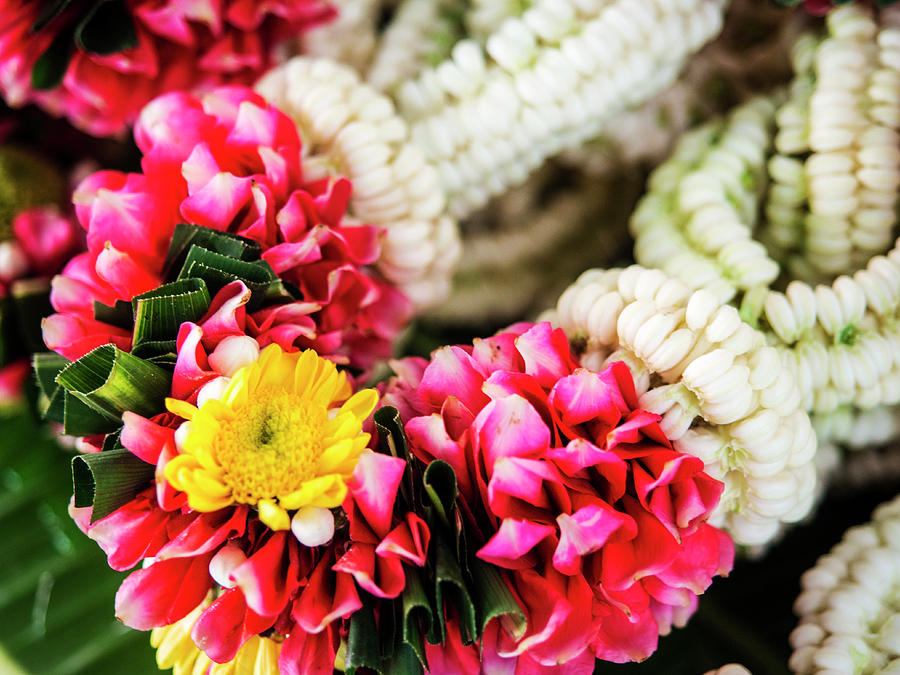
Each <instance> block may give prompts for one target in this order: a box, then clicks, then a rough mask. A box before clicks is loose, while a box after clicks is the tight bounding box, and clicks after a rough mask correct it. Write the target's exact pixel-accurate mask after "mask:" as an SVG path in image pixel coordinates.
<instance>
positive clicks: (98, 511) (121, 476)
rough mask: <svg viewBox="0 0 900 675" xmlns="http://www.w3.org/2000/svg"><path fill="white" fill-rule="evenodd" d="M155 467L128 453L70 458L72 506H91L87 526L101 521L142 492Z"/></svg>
mask: <svg viewBox="0 0 900 675" xmlns="http://www.w3.org/2000/svg"><path fill="white" fill-rule="evenodd" d="M155 471H156V467H154V466H153V465H152V464H148V463H147V462H145V461H144V460H142V459H139V458H137V457H135V456H134V455H133V454H132V453H131V452H129V451H128V450H124V449H123V450H107V451H106V452H95V453H91V454H87V455H78V456H77V457H73V458H72V486H73V488H74V490H75V506H93V507H94V510H93V512H92V513H91V522H92V523H93V522H94V521H96V520H99V519H100V518H105V517H106V516H108V515H109V514H110V513H112V512H113V511H115V510H116V509H117V508H119V507H120V506H124V505H125V504H127V503H128V502H130V501H131V500H132V499H134V498H135V496H136V495H137V494H138V493H140V492H141V491H142V490H144V489H145V488H146V487H147V486H148V485H150V481H151V480H152V479H153V474H154V472H155Z"/></svg>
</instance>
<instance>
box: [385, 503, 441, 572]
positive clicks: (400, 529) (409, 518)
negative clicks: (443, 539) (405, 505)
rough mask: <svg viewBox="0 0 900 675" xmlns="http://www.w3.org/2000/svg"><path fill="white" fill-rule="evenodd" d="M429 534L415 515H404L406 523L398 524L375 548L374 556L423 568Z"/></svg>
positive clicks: (426, 527)
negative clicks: (395, 559)
mask: <svg viewBox="0 0 900 675" xmlns="http://www.w3.org/2000/svg"><path fill="white" fill-rule="evenodd" d="M430 540H431V532H430V531H429V530H428V525H426V524H425V521H424V520H422V518H420V517H419V516H417V515H416V514H415V513H412V512H409V513H407V514H406V522H404V523H400V524H399V525H397V527H395V528H394V529H393V530H391V531H390V533H389V534H388V535H387V536H386V537H385V538H384V539H383V540H382V541H381V543H380V544H378V546H377V547H376V548H375V553H376V555H380V556H383V557H385V558H398V559H401V560H405V561H406V562H408V563H410V564H411V565H415V566H416V567H424V565H425V558H426V554H427V553H428V543H429V541H430Z"/></svg>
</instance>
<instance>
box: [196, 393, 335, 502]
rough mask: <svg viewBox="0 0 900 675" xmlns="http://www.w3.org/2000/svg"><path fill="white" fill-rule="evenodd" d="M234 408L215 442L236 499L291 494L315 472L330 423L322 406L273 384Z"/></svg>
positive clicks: (226, 478) (224, 477)
mask: <svg viewBox="0 0 900 675" xmlns="http://www.w3.org/2000/svg"><path fill="white" fill-rule="evenodd" d="M233 410H234V416H233V418H232V419H229V420H223V421H222V424H221V427H220V430H219V432H218V433H217V434H216V436H215V438H214V440H213V453H214V455H215V456H216V457H217V458H218V460H219V465H220V466H221V467H222V469H223V471H224V475H223V477H222V480H223V482H224V483H225V484H227V485H228V486H230V487H231V489H232V495H233V497H234V500H235V501H236V502H241V503H244V504H256V503H257V502H258V501H259V500H260V499H268V498H273V497H276V496H278V495H282V494H287V493H289V492H293V491H295V490H298V489H300V487H301V486H302V485H303V483H304V482H305V481H307V480H309V479H311V478H313V477H314V476H315V475H316V474H317V470H318V464H319V456H320V455H321V453H322V450H323V443H322V439H323V433H324V426H325V423H326V422H327V421H328V412H327V411H326V409H325V407H324V406H322V405H320V404H318V403H315V402H312V401H306V402H303V401H300V400H299V397H298V396H297V395H296V394H294V393H293V392H290V391H284V390H281V391H278V390H276V389H271V388H270V389H263V390H260V391H258V392H257V395H256V396H255V397H253V398H252V399H249V400H247V401H246V402H245V403H244V404H243V405H240V406H236V407H235V408H233Z"/></svg>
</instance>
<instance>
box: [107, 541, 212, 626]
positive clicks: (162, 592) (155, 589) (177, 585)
mask: <svg viewBox="0 0 900 675" xmlns="http://www.w3.org/2000/svg"><path fill="white" fill-rule="evenodd" d="M210 558H212V554H210V553H207V554H205V555H201V556H197V557H195V558H172V559H170V560H160V561H158V562H155V563H153V564H152V565H150V567H147V568H144V569H140V570H137V571H135V572H132V573H131V574H130V575H128V577H127V578H126V579H125V581H123V582H122V585H121V586H120V587H119V591H118V593H116V618H118V619H119V620H120V621H121V622H122V623H124V624H125V625H126V626H128V627H129V628H134V629H136V630H150V629H151V628H155V627H156V626H166V625H169V624H172V623H175V622H176V621H178V620H179V619H181V618H182V617H184V616H185V615H187V614H188V613H189V612H190V611H191V610H192V609H194V608H195V607H196V606H197V605H199V604H200V603H201V602H202V601H203V599H204V598H205V597H206V593H207V591H208V590H209V588H210V584H211V583H212V579H211V578H210V576H209V561H210Z"/></svg>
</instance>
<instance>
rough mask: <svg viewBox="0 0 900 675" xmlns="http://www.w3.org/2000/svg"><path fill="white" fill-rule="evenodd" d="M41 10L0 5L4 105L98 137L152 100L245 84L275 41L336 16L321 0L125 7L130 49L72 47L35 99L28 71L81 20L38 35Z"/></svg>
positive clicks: (15, 2) (155, 1)
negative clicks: (33, 109) (59, 75)
mask: <svg viewBox="0 0 900 675" xmlns="http://www.w3.org/2000/svg"><path fill="white" fill-rule="evenodd" d="M43 5H44V3H40V2H26V1H25V0H0V92H2V93H3V96H4V98H5V99H6V101H7V102H8V103H9V104H10V105H13V106H20V105H23V104H24V103H28V102H36V103H38V104H39V105H40V106H42V107H43V108H45V109H47V110H48V111H50V112H51V113H54V114H57V115H64V116H65V117H67V118H69V120H70V121H71V122H72V123H73V124H75V125H76V126H78V127H80V128H82V129H84V130H85V131H87V132H88V133H91V134H94V135H96V136H110V135H114V134H118V133H121V132H123V131H124V130H125V127H126V125H130V124H132V123H133V122H134V121H135V119H136V118H137V116H138V113H139V112H140V109H141V108H142V107H143V106H144V105H145V104H146V103H147V102H148V101H150V100H151V99H152V98H154V97H155V96H157V95H159V94H162V93H165V92H168V91H174V90H176V89H193V90H208V89H210V88H212V87H214V86H218V85H222V84H246V85H249V84H251V83H252V82H253V81H254V80H255V79H256V77H258V76H259V75H260V74H261V73H262V72H263V71H264V70H265V69H266V68H268V67H269V66H270V65H271V63H272V50H273V46H274V45H276V44H277V43H278V42H279V41H280V40H283V39H285V38H286V37H289V36H294V35H297V34H298V33H300V32H301V31H302V30H306V29H308V28H310V27H312V26H314V25H316V24H318V23H320V22H322V21H326V20H328V19H330V18H331V17H333V16H334V11H333V10H332V9H331V8H330V7H329V6H328V5H327V3H326V2H324V0H299V1H293V2H291V1H288V0H266V1H265V2H255V1H248V0H225V1H224V2H208V1H204V0H200V1H193V2H183V1H181V0H177V1H176V0H163V1H162V2H160V1H159V0H130V1H129V2H128V3H127V5H128V12H129V15H130V17H131V20H132V23H133V24H134V30H135V34H136V36H137V41H138V44H137V46H136V47H133V48H130V49H126V50H124V51H121V52H118V53H114V54H108V55H103V54H96V53H91V52H89V51H87V50H86V49H85V48H84V47H83V46H82V45H81V44H77V43H76V44H74V45H73V46H74V48H75V49H74V53H73V55H72V58H71V60H70V61H69V63H68V67H67V68H66V70H65V74H64V76H63V79H62V83H61V84H60V85H59V86H56V87H54V88H53V89H50V90H47V91H39V90H35V89H33V88H32V80H31V77H32V69H33V68H34V66H35V63H36V62H37V61H38V59H39V58H40V57H41V55H42V54H44V52H45V51H46V50H47V49H48V48H49V47H50V45H51V43H53V41H54V39H55V38H57V36H59V35H61V34H63V33H65V31H66V30H70V29H71V28H72V27H73V24H74V23H76V22H78V21H79V20H80V17H79V16H78V14H77V11H76V10H71V9H70V10H68V11H64V12H63V13H62V14H61V15H59V16H57V17H55V18H54V19H53V20H52V21H51V22H50V23H49V24H47V26H46V27H45V28H43V29H42V30H39V31H37V32H36V33H35V32H33V31H32V30H31V27H32V25H33V24H34V23H35V21H36V19H37V18H38V16H39V15H40V13H41V9H42V6H43ZM124 29H125V27H124V26H115V27H113V28H112V29H111V30H124ZM108 30H110V29H108Z"/></svg>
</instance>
